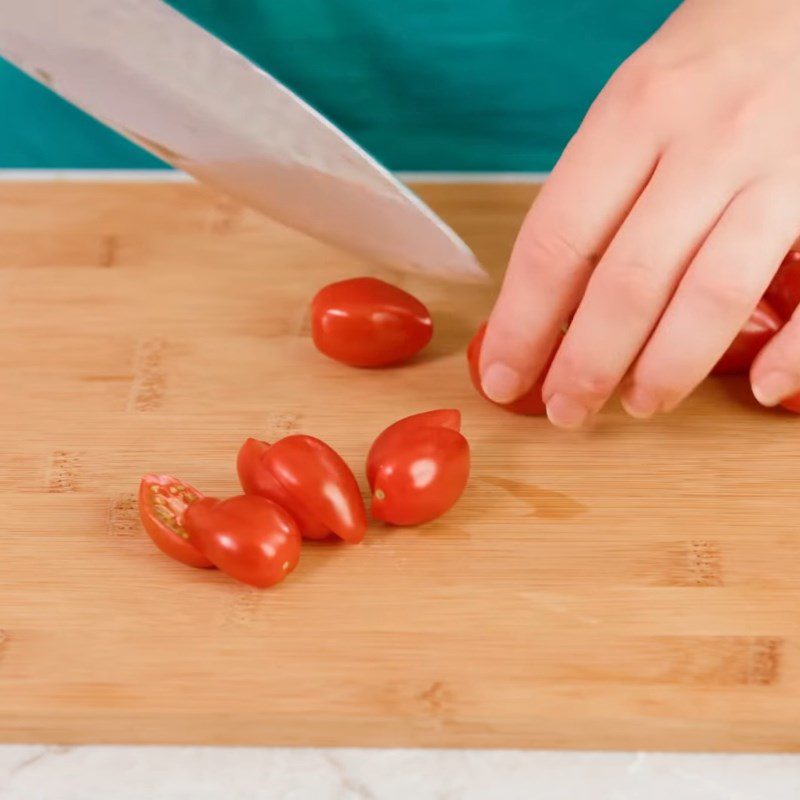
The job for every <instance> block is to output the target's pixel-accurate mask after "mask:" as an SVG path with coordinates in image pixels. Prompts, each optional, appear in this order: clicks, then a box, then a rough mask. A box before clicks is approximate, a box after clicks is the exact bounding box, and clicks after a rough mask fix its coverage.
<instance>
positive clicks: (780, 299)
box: [764, 250, 800, 320]
mask: <svg viewBox="0 0 800 800" xmlns="http://www.w3.org/2000/svg"><path fill="white" fill-rule="evenodd" d="M764 297H766V299H767V300H768V301H769V302H770V303H771V304H772V306H773V307H774V308H775V310H776V311H777V312H778V313H779V314H780V315H781V316H782V317H783V319H784V320H788V319H789V318H790V317H791V316H792V314H794V312H795V309H796V308H797V306H798V305H800V250H791V251H790V252H789V254H788V255H787V256H786V258H784V259H783V263H782V264H781V265H780V267H779V268H778V271H777V273H776V274H775V277H774V278H773V279H772V283H770V285H769V288H768V289H767V292H766V294H765V295H764Z"/></svg>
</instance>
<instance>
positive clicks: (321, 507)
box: [238, 435, 367, 543]
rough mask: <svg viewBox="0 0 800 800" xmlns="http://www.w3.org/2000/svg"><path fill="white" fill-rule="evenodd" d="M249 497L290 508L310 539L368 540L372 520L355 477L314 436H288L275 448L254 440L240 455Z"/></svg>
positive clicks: (241, 476) (241, 469) (241, 472)
mask: <svg viewBox="0 0 800 800" xmlns="http://www.w3.org/2000/svg"><path fill="white" fill-rule="evenodd" d="M238 467H239V476H240V479H241V481H242V488H244V490H245V492H247V493H250V492H251V491H252V492H253V493H255V494H261V495H262V496H264V497H267V498H269V499H271V500H274V501H275V502H277V503H279V504H280V505H282V506H283V507H284V508H286V509H287V510H288V511H289V512H290V513H291V514H292V515H293V516H294V517H295V520H297V522H298V525H299V526H300V529H301V531H302V532H303V534H304V535H305V536H306V537H307V538H309V539H321V538H324V537H325V536H327V535H328V534H329V533H331V532H333V533H335V534H336V535H337V536H338V537H339V538H340V539H344V541H346V542H351V543H356V542H360V541H361V540H362V539H363V538H364V534H365V533H366V530H367V515H366V511H365V509H364V501H363V499H362V497H361V492H360V490H359V488H358V483H357V482H356V479H355V476H354V475H353V473H352V471H351V470H350V468H349V467H348V466H347V464H345V462H344V460H343V459H342V457H341V456H340V455H339V454H338V453H337V452H336V451H335V450H333V449H332V448H330V447H329V446H328V445H327V444H325V442H322V441H320V440H319V439H315V438H314V437H313V436H304V435H295V436H287V437H285V438H284V439H281V440H280V441H278V442H275V444H273V445H272V446H270V445H268V444H266V443H265V442H257V441H256V440H255V439H250V440H248V441H247V442H245V443H244V446H243V447H242V449H241V450H240V451H239V459H238Z"/></svg>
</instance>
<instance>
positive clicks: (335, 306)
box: [311, 278, 433, 367]
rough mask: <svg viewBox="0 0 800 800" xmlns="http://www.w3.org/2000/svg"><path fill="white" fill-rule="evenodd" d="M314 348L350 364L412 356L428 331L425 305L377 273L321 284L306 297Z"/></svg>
mask: <svg viewBox="0 0 800 800" xmlns="http://www.w3.org/2000/svg"><path fill="white" fill-rule="evenodd" d="M311 334H312V337H313V339H314V344H315V345H316V347H317V349H318V350H319V351H320V352H321V353H324V354H325V355H326V356H328V357H330V358H333V359H335V360H336V361H341V362H343V363H345V364H349V365H351V366H353V367H386V366H389V365H390V364H399V363H401V362H403V361H408V360H409V359H410V358H412V357H413V356H415V355H416V354H417V353H418V352H419V351H420V350H422V348H423V347H425V345H427V344H428V342H429V341H430V340H431V336H433V321H432V320H431V315H430V312H429V311H428V309H427V308H426V307H425V306H424V304H423V303H421V302H420V301H419V300H417V298H416V297H414V296H413V295H411V294H409V293H408V292H406V291H404V290H403V289H400V288H399V287H398V286H393V285H392V284H390V283H386V281H382V280H379V279H378V278H351V279H350V280H346V281H339V282H338V283H332V284H330V285H328V286H326V287H325V288H324V289H321V290H320V291H319V292H318V293H317V295H316V296H315V297H314V299H313V301H312V303H311Z"/></svg>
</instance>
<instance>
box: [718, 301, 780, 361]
mask: <svg viewBox="0 0 800 800" xmlns="http://www.w3.org/2000/svg"><path fill="white" fill-rule="evenodd" d="M781 325H783V320H782V319H781V318H780V316H778V312H777V311H775V309H774V308H773V307H772V306H771V305H770V304H769V303H768V302H767V301H766V300H761V301H759V303H758V305H757V306H756V308H755V311H753V313H752V314H751V315H750V319H748V320H747V322H746V323H745V325H744V327H743V328H742V329H741V330H740V331H739V333H738V334H737V336H736V338H735V339H734V340H733V342H732V344H731V346H730V347H729V348H728V349H727V350H726V351H725V354H724V355H723V356H722V358H720V360H719V361H718V362H717V364H716V366H715V367H714V369H713V370H711V373H712V374H713V375H738V374H741V373H746V372H749V370H750V366H751V365H752V363H753V361H755V358H756V356H757V355H758V354H759V353H760V352H761V348H763V347H764V345H765V344H766V343H767V342H768V341H769V340H770V339H771V338H772V337H773V336H774V335H775V334H776V333H777V332H778V331H779V330H780V328H781Z"/></svg>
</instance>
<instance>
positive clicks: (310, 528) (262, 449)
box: [236, 438, 331, 540]
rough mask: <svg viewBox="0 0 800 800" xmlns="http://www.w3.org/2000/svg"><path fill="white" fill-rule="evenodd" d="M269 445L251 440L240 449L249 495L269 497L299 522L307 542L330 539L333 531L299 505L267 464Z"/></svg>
mask: <svg viewBox="0 0 800 800" xmlns="http://www.w3.org/2000/svg"><path fill="white" fill-rule="evenodd" d="M269 448H270V445H269V444H268V443H267V442H262V441H259V440H258V439H253V438H250V439H247V440H246V441H245V443H244V444H243V445H242V446H241V448H240V449H239V454H238V456H237V458H236V471H237V472H238V474H239V482H240V483H241V485H242V490H243V491H244V493H245V494H253V495H258V496H259V497H266V498H267V500H272V502H274V503H277V504H278V505H279V506H281V508H284V509H286V511H288V512H289V513H290V514H291V515H292V516H293V517H294V521H295V522H296V523H297V527H298V528H299V529H300V534H301V535H302V537H303V538H304V539H311V540H319V539H326V538H327V537H328V536H330V533H331V531H330V528H327V527H326V526H325V525H324V524H323V523H322V522H320V521H319V520H318V519H316V518H315V517H314V515H313V514H312V513H311V512H310V509H307V508H306V507H305V506H304V505H302V504H301V503H298V502H297V501H296V500H295V499H294V498H293V497H292V495H291V494H289V492H287V491H286V489H284V488H283V486H282V485H281V484H280V482H279V481H278V479H277V478H276V477H275V476H274V475H273V474H272V472H271V471H270V470H269V468H268V466H267V465H265V463H264V455H265V454H266V452H267V451H268V450H269Z"/></svg>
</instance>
